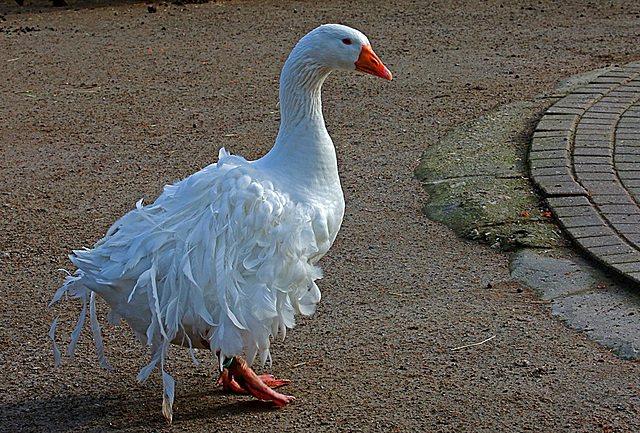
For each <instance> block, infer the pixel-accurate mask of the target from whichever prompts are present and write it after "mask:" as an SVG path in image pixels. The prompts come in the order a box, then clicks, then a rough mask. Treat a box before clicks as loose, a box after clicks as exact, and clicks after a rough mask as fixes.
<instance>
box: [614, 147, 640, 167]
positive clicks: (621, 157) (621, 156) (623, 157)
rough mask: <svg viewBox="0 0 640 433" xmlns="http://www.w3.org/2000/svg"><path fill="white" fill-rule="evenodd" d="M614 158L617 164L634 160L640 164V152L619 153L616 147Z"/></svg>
mask: <svg viewBox="0 0 640 433" xmlns="http://www.w3.org/2000/svg"><path fill="white" fill-rule="evenodd" d="M613 160H614V161H615V163H616V164H618V163H621V162H633V163H636V164H640V153H617V152H616V151H615V149H614V155H613Z"/></svg>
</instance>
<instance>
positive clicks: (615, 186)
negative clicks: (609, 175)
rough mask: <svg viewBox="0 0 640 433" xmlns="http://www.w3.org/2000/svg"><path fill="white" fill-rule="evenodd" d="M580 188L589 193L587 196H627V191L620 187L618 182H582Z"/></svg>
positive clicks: (596, 180)
mask: <svg viewBox="0 0 640 433" xmlns="http://www.w3.org/2000/svg"><path fill="white" fill-rule="evenodd" d="M582 186H584V188H585V189H586V190H587V191H589V194H590V195H591V196H592V197H593V196H597V195H624V194H627V190H626V189H625V188H624V187H623V186H622V184H621V183H620V182H618V181H617V180H615V181H607V182H604V181H600V180H598V179H595V180H584V181H583V182H582Z"/></svg>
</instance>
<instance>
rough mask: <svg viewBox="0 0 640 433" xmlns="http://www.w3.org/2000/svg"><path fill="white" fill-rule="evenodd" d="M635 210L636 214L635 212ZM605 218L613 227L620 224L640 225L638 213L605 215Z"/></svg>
mask: <svg viewBox="0 0 640 433" xmlns="http://www.w3.org/2000/svg"><path fill="white" fill-rule="evenodd" d="M637 210H638V209H637V208H636V212H637ZM605 218H606V219H607V220H608V221H609V222H611V224H612V225H613V226H614V227H617V226H618V225H620V224H638V225H640V212H638V213H631V214H615V213H610V214H605Z"/></svg>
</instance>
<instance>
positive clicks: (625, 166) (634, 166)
mask: <svg viewBox="0 0 640 433" xmlns="http://www.w3.org/2000/svg"><path fill="white" fill-rule="evenodd" d="M616 170H618V171H637V172H640V166H638V163H637V162H622V161H620V162H617V161H616Z"/></svg>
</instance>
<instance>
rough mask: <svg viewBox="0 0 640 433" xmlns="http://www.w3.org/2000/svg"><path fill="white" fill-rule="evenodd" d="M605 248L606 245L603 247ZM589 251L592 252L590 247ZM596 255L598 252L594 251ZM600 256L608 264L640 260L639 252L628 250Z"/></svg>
mask: <svg viewBox="0 0 640 433" xmlns="http://www.w3.org/2000/svg"><path fill="white" fill-rule="evenodd" d="M605 248H606V247H605ZM589 252H590V253H594V252H593V249H592V248H589ZM594 254H595V255H598V253H594ZM600 258H601V259H602V260H603V261H604V262H605V263H608V264H613V265H617V264H621V263H635V262H639V261H640V253H638V252H637V251H629V252H626V253H622V254H608V255H602V256H600Z"/></svg>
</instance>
